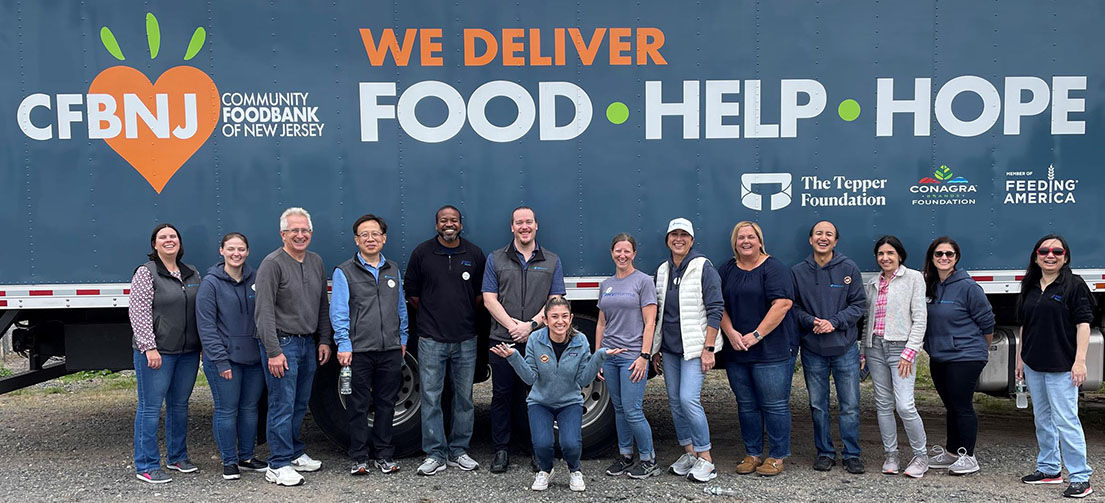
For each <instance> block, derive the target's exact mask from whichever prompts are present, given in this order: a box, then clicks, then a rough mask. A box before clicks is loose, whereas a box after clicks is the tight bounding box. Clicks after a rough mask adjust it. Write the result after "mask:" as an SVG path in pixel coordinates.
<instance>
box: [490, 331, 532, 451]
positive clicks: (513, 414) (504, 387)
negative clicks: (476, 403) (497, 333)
mask: <svg viewBox="0 0 1105 503" xmlns="http://www.w3.org/2000/svg"><path fill="white" fill-rule="evenodd" d="M491 344H497V342H496V341H491ZM514 350H515V351H518V354H519V355H520V356H525V354H526V347H525V344H517V345H515V346H514ZM489 363H491V442H492V443H494V444H495V450H496V451H503V450H507V449H508V448H509V447H510V436H511V427H512V422H513V421H517V424H529V414H528V411H527V409H526V395H527V394H529V386H526V383H525V382H523V381H522V379H520V378H519V377H518V374H517V373H515V372H514V367H511V366H510V362H508V361H506V358H503V357H500V356H498V355H496V354H495V353H491V358H490V362H489ZM518 433H519V434H521V435H522V438H527V437H529V432H518Z"/></svg>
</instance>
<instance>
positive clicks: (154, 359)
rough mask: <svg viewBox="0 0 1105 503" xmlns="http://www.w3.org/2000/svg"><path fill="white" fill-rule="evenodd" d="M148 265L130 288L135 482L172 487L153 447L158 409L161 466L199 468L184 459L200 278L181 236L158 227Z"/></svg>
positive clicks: (195, 368)
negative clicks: (134, 381) (187, 261)
mask: <svg viewBox="0 0 1105 503" xmlns="http://www.w3.org/2000/svg"><path fill="white" fill-rule="evenodd" d="M150 247H151V248H153V251H152V252H150V254H149V258H150V260H149V262H146V263H145V264H142V265H140V266H138V268H137V269H135V271H134V277H133V278H132V279H131V283H130V309H129V314H130V324H131V328H132V329H133V331H134V338H133V339H132V347H133V348H134V373H135V376H136V377H137V379H138V410H137V411H136V413H135V415H134V468H135V471H136V472H137V473H138V480H141V481H143V482H149V483H151V484H161V483H165V482H171V481H172V479H171V478H169V476H168V475H167V474H165V472H163V471H162V470H161V452H160V450H159V448H158V445H157V428H158V420H159V419H160V416H161V404H162V403H163V402H164V403H165V443H166V444H167V445H166V447H167V451H168V452H167V455H166V467H167V468H169V469H170V470H176V471H179V472H182V473H191V472H194V471H196V470H198V468H196V465H194V464H192V462H191V461H189V460H188V450H187V447H186V445H185V433H186V431H187V429H188V398H189V397H190V396H191V395H192V387H193V386H194V385H195V384H196V373H197V371H198V369H199V358H200V339H199V333H198V331H197V330H196V292H197V291H198V290H199V287H200V274H199V271H197V270H196V268H195V267H192V266H190V265H188V264H185V263H184V262H181V258H183V257H184V248H183V247H182V245H181V239H180V233H179V232H177V229H176V227H173V226H172V225H171V224H159V225H158V226H157V227H154V229H153V234H151V235H150Z"/></svg>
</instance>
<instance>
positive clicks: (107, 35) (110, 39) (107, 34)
mask: <svg viewBox="0 0 1105 503" xmlns="http://www.w3.org/2000/svg"><path fill="white" fill-rule="evenodd" d="M100 41H101V42H103V43H104V49H107V52H110V53H111V55H112V56H115V59H117V60H119V61H123V60H125V59H127V58H124V57H123V51H122V50H121V49H119V42H116V41H115V34H114V33H111V29H110V28H108V27H106V26H105V27H103V28H100Z"/></svg>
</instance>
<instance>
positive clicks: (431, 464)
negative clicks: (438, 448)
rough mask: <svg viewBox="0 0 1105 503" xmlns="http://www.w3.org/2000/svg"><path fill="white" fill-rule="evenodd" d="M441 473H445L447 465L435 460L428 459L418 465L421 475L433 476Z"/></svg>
mask: <svg viewBox="0 0 1105 503" xmlns="http://www.w3.org/2000/svg"><path fill="white" fill-rule="evenodd" d="M441 471H445V463H442V462H441V461H438V460H436V459H434V458H426V460H425V461H423V462H422V464H421V465H418V474H419V475H433V474H435V473H438V472H441Z"/></svg>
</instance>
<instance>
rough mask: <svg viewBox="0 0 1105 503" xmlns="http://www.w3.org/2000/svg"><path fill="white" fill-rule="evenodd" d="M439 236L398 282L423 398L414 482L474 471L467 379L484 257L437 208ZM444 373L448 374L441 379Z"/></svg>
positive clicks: (450, 214) (418, 251) (447, 212)
mask: <svg viewBox="0 0 1105 503" xmlns="http://www.w3.org/2000/svg"><path fill="white" fill-rule="evenodd" d="M434 221H435V225H436V229H437V235H436V236H434V237H432V238H430V239H428V240H426V241H425V242H423V243H422V244H420V245H418V247H416V248H415V249H414V251H413V252H411V258H410V260H408V261H407V273H406V276H404V278H403V286H404V287H405V288H406V293H407V299H408V300H409V301H410V303H411V306H413V307H414V308H415V310H416V313H417V318H416V319H417V321H418V323H416V324H415V327H416V328H417V335H418V377H419V383H420V385H421V390H422V391H421V394H422V450H423V451H425V452H426V460H425V461H423V462H422V464H421V465H420V466H419V467H418V474H419V475H433V474H435V473H438V472H440V471H442V470H444V469H445V467H446V466H453V467H457V468H460V469H461V470H464V471H469V470H475V469H477V468H479V467H480V464H479V463H477V462H476V460H474V459H472V458H471V457H470V456H468V443H469V441H470V440H471V439H472V421H473V418H474V407H473V406H472V379H473V376H474V375H475V370H476V308H477V307H478V306H481V305H483V297H482V296H481V295H480V281H481V280H482V279H483V267H484V256H483V251H482V250H480V248H479V247H478V246H476V245H474V244H472V242H470V241H468V240H466V239H464V238H462V237H460V232H461V229H463V228H464V224H463V223H462V221H461V214H460V210H458V209H456V208H455V207H453V206H443V207H442V208H441V209H439V210H437V213H436V215H435V217H434ZM447 371H448V372H447ZM446 375H449V376H450V377H451V379H450V382H451V383H452V388H453V416H452V421H451V424H452V428H451V429H450V431H449V438H448V439H446V438H445V420H444V414H443V411H442V408H441V394H442V392H443V391H444V388H445V378H446Z"/></svg>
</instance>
